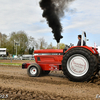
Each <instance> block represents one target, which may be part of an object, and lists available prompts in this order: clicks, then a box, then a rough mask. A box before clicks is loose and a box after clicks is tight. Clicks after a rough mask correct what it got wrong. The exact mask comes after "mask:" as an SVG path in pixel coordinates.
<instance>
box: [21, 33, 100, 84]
mask: <svg viewBox="0 0 100 100" xmlns="http://www.w3.org/2000/svg"><path fill="white" fill-rule="evenodd" d="M83 35H84V36H85V42H86V40H87V39H86V33H85V32H84V34H82V39H81V40H82V41H81V46H71V47H69V46H67V47H66V48H65V49H64V50H61V49H47V50H35V51H34V57H35V62H36V63H24V64H22V68H23V69H25V68H27V73H28V75H29V76H31V77H38V76H40V75H41V74H44V75H46V74H49V72H50V71H59V70H62V71H63V73H64V75H65V76H66V77H67V78H68V79H69V80H71V81H76V82H83V81H89V80H91V79H93V78H94V77H95V75H96V74H97V73H98V71H99V54H98V51H97V48H94V47H88V46H83Z"/></svg>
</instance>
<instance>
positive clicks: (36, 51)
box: [34, 49, 63, 54]
mask: <svg viewBox="0 0 100 100" xmlns="http://www.w3.org/2000/svg"><path fill="white" fill-rule="evenodd" d="M37 53H63V49H42V50H35V51H34V54H37Z"/></svg>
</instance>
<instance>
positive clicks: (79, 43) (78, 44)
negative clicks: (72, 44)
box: [77, 35, 86, 46]
mask: <svg viewBox="0 0 100 100" xmlns="http://www.w3.org/2000/svg"><path fill="white" fill-rule="evenodd" d="M81 37H82V36H81V35H78V39H79V41H78V43H77V46H81ZM83 46H86V43H85V41H84V40H83Z"/></svg>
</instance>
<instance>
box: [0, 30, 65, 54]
mask: <svg viewBox="0 0 100 100" xmlns="http://www.w3.org/2000/svg"><path fill="white" fill-rule="evenodd" d="M15 43H18V44H19V45H18V46H17V54H20V55H23V54H33V51H34V50H35V49H57V46H53V45H52V43H50V44H48V43H47V42H46V41H45V39H44V38H39V39H37V40H36V39H35V37H32V36H28V35H27V33H26V32H24V31H18V32H12V33H10V35H9V36H8V35H6V34H3V33H1V32H0V48H7V52H8V53H9V54H16V45H15ZM64 48H65V44H63V43H60V49H64Z"/></svg>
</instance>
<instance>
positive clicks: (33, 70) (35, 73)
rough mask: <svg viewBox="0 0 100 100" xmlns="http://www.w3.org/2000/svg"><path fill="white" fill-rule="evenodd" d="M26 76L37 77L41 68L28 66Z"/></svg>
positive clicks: (33, 65) (36, 65)
mask: <svg viewBox="0 0 100 100" xmlns="http://www.w3.org/2000/svg"><path fill="white" fill-rule="evenodd" d="M27 74H28V75H29V76H31V77H39V76H40V74H41V67H40V66H39V65H38V64H36V63H33V64H31V65H29V67H28V69H27Z"/></svg>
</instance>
